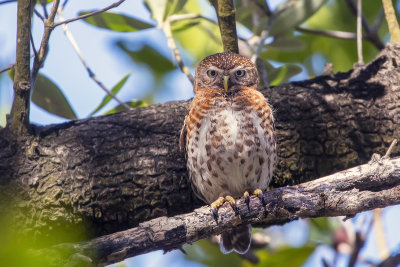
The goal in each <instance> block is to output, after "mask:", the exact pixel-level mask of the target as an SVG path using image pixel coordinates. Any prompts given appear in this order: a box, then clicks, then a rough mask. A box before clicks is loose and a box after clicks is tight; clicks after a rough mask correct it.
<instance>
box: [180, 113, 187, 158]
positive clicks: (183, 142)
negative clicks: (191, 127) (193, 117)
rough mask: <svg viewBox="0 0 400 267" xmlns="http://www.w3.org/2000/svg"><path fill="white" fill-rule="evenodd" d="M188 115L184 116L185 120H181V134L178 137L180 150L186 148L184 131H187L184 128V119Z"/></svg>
mask: <svg viewBox="0 0 400 267" xmlns="http://www.w3.org/2000/svg"><path fill="white" fill-rule="evenodd" d="M187 117H188V115H186V116H185V120H184V122H183V126H182V129H181V135H180V137H179V149H180V150H181V151H182V150H184V149H185V148H186V145H185V143H186V142H185V139H186V133H187V129H186V120H187Z"/></svg>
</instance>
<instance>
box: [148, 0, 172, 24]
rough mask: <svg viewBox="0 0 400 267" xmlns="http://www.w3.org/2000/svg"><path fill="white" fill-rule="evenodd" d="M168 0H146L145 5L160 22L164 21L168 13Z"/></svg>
mask: <svg viewBox="0 0 400 267" xmlns="http://www.w3.org/2000/svg"><path fill="white" fill-rule="evenodd" d="M167 4H168V0H144V5H145V6H146V7H147V9H148V10H149V11H150V13H151V17H152V18H153V19H154V20H156V21H157V22H158V23H162V22H163V21H164V19H165V15H166V14H167Z"/></svg>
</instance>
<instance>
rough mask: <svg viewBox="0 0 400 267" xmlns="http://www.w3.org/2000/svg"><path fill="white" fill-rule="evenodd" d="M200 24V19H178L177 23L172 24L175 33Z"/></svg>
mask: <svg viewBox="0 0 400 267" xmlns="http://www.w3.org/2000/svg"><path fill="white" fill-rule="evenodd" d="M199 24H200V21H199V20H194V21H193V20H192V21H185V20H183V21H177V22H175V23H173V24H172V26H171V30H172V31H173V32H174V33H177V32H180V31H185V30H188V29H190V28H192V27H193V26H197V25H199Z"/></svg>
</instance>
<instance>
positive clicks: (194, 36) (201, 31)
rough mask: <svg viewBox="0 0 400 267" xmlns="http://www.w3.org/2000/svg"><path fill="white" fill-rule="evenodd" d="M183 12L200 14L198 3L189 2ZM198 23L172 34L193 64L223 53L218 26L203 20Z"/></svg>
mask: <svg viewBox="0 0 400 267" xmlns="http://www.w3.org/2000/svg"><path fill="white" fill-rule="evenodd" d="M185 12H188V13H195V14H201V7H200V5H199V2H198V1H195V0H189V1H188V2H187V3H186V5H185ZM192 22H193V20H192ZM199 22H200V23H199V24H198V25H196V27H190V28H187V29H185V31H178V32H174V38H175V39H176V40H177V41H178V42H179V44H180V45H181V47H182V48H183V49H184V51H185V52H187V53H189V54H190V55H191V56H192V57H193V58H194V61H195V62H199V61H200V60H202V59H203V58H205V57H206V56H209V55H211V54H215V53H218V52H222V51H223V48H222V42H221V34H220V31H219V28H218V25H216V24H214V23H212V22H209V21H205V20H199ZM174 24H175V23H174ZM176 25H178V22H176ZM179 25H182V24H179ZM174 26H175V25H174Z"/></svg>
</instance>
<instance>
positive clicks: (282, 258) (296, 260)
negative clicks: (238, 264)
mask: <svg viewBox="0 0 400 267" xmlns="http://www.w3.org/2000/svg"><path fill="white" fill-rule="evenodd" d="M314 249H315V246H308V245H306V246H303V247H299V248H293V247H283V248H279V250H278V251H275V252H268V251H266V250H259V251H257V252H256V254H257V256H258V257H259V259H260V261H259V263H258V264H255V265H253V264H251V263H250V262H248V261H244V262H243V266H244V267H256V266H260V267H261V266H268V267H280V266H291V267H295V266H302V265H303V264H304V263H305V262H306V260H307V259H308V257H310V255H311V254H312V253H313V252H314Z"/></svg>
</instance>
